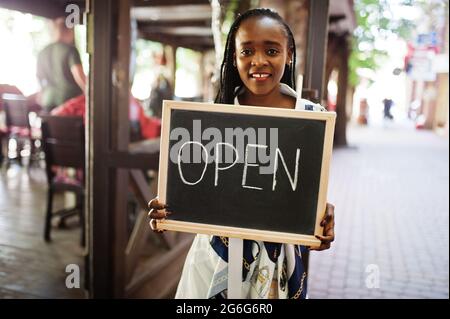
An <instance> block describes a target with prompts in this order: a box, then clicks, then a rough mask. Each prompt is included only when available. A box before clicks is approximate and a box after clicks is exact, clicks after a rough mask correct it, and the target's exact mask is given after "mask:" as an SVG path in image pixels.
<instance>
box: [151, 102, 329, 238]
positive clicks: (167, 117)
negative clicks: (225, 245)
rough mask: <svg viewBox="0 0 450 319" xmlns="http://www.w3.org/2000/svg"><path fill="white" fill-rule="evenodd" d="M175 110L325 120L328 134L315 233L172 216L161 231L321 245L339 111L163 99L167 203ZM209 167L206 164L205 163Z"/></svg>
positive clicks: (162, 191) (160, 224)
mask: <svg viewBox="0 0 450 319" xmlns="http://www.w3.org/2000/svg"><path fill="white" fill-rule="evenodd" d="M173 110H187V111H200V112H216V113H233V114H246V115H257V116H270V117H284V118H301V119H311V120H317V121H323V122H324V123H325V133H324V140H323V153H322V154H323V156H322V163H321V166H320V167H321V171H320V184H319V193H318V201H317V211H316V214H315V228H314V234H297V233H289V232H280V231H271V230H260V229H251V228H239V227H235V226H223V225H212V224H205V223H198V222H189V221H180V220H171V219H170V218H171V215H169V217H168V218H166V219H161V220H157V223H156V225H157V226H156V227H157V229H159V230H173V231H182V232H189V233H201V234H209V235H216V236H225V237H233V238H242V239H252V240H262V241H269V242H279V243H291V244H302V245H306V246H319V245H320V241H319V240H318V239H317V238H316V237H315V235H322V233H323V228H322V227H321V226H320V222H321V220H322V218H323V216H324V213H325V210H326V197H327V188H328V176H329V165H330V159H331V153H332V146H333V135H334V125H335V118H336V113H334V112H313V111H298V110H291V109H281V108H269V107H254V106H242V105H239V106H232V105H225V104H207V103H196V102H180V101H164V102H163V117H162V131H161V147H160V165H159V180H158V199H159V201H160V202H161V203H166V195H167V177H168V164H169V153H170V152H169V151H170V150H169V137H170V130H171V114H172V111H173ZM205 167H206V166H205Z"/></svg>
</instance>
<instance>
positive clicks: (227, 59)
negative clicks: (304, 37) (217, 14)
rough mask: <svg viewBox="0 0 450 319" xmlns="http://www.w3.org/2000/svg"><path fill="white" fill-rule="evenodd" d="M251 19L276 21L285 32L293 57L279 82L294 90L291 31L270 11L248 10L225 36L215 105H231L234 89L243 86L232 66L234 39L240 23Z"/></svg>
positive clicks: (238, 18)
mask: <svg viewBox="0 0 450 319" xmlns="http://www.w3.org/2000/svg"><path fill="white" fill-rule="evenodd" d="M251 17H270V18H272V19H274V20H276V21H278V22H279V23H280V24H281V25H282V26H283V27H284V29H285V30H286V33H287V38H288V47H289V48H290V49H291V50H292V53H293V55H292V63H291V64H290V65H287V66H286V67H285V70H284V73H283V76H282V78H281V80H280V82H281V83H285V84H287V85H289V86H290V87H291V88H292V89H294V90H295V63H296V53H295V51H296V49H295V41H294V36H293V34H292V31H291V30H290V28H289V26H288V25H287V24H286V23H285V22H284V21H283V19H282V18H281V17H280V15H279V14H278V13H277V12H275V11H273V10H271V9H266V8H257V9H252V10H248V11H246V12H244V13H243V14H241V15H238V17H237V18H236V20H235V21H234V22H233V24H232V25H231V28H230V31H229V33H228V36H227V42H226V44H225V54H224V57H223V62H222V65H221V67H220V87H219V92H218V93H217V96H216V99H215V102H216V103H224V104H233V103H234V102H233V101H234V96H235V89H236V87H241V86H242V85H243V83H242V80H241V78H240V76H239V72H238V70H237V68H236V67H235V66H234V65H233V59H234V54H235V52H236V44H235V39H236V32H237V30H238V29H239V26H240V25H241V23H242V21H244V20H246V19H248V18H251Z"/></svg>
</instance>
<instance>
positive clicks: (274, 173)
mask: <svg viewBox="0 0 450 319" xmlns="http://www.w3.org/2000/svg"><path fill="white" fill-rule="evenodd" d="M278 156H280V158H281V162H283V166H284V170H285V171H286V175H287V177H288V178H289V182H290V183H291V186H292V190H293V191H294V192H295V190H296V189H297V181H298V162H299V159H300V149H299V148H297V152H296V156H295V173H294V179H292V177H291V175H290V174H289V170H288V168H287V165H286V162H285V161H284V157H283V154H281V151H280V149H279V148H278V147H277V149H276V150H275V167H274V171H273V184H272V191H274V190H275V187H276V185H277V171H278Z"/></svg>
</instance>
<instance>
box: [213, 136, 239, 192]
mask: <svg viewBox="0 0 450 319" xmlns="http://www.w3.org/2000/svg"><path fill="white" fill-rule="evenodd" d="M221 145H224V146H228V147H231V148H232V149H233V151H234V153H235V154H236V160H235V161H234V162H233V164H231V165H228V166H226V167H219V148H220V146H221ZM238 160H239V154H238V151H237V149H236V148H235V147H234V146H233V145H231V144H229V143H222V142H220V143H217V144H216V169H215V173H214V174H215V175H214V186H217V182H218V180H219V171H224V170H227V169H229V168H231V167H233V166H234V165H235V164H236V163H237V161H238Z"/></svg>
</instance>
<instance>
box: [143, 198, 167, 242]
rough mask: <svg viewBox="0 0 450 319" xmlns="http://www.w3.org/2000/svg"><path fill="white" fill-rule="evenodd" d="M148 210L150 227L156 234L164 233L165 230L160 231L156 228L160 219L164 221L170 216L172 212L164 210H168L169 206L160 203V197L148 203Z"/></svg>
mask: <svg viewBox="0 0 450 319" xmlns="http://www.w3.org/2000/svg"><path fill="white" fill-rule="evenodd" d="M148 208H150V211H149V212H148V216H149V217H150V218H151V219H150V227H151V229H152V230H153V231H154V232H157V233H162V232H163V231H164V230H159V229H157V228H156V221H157V220H158V219H164V218H166V217H167V216H168V215H170V212H167V211H165V210H164V209H165V208H167V205H165V204H163V203H160V202H159V201H158V197H156V198H153V199H152V200H151V201H150V202H149V203H148Z"/></svg>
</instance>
